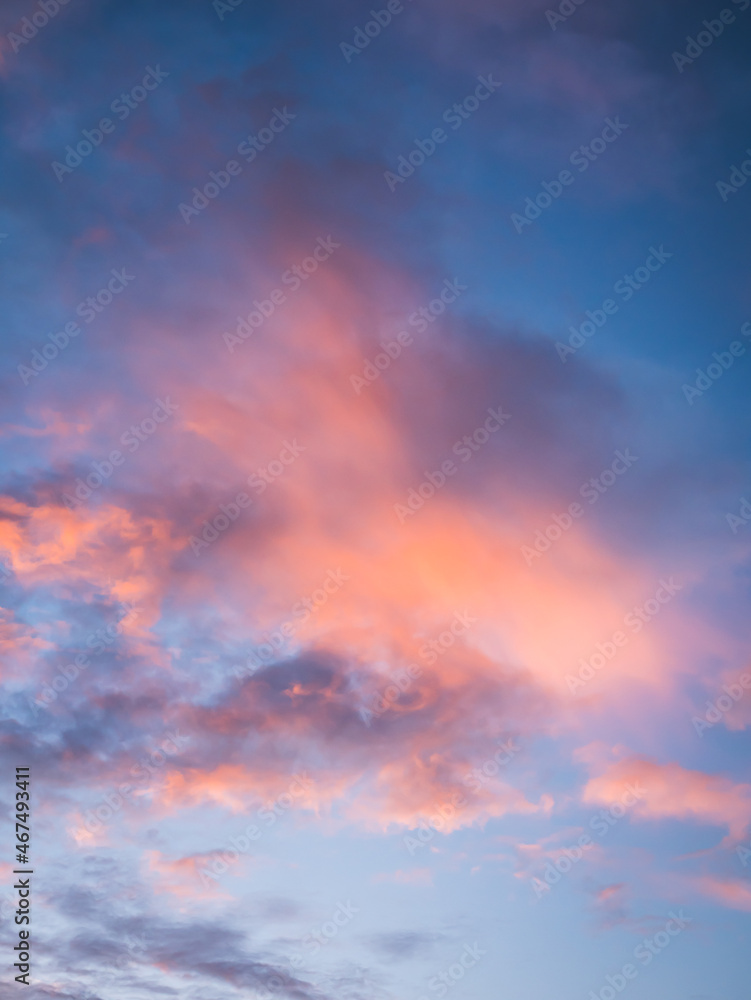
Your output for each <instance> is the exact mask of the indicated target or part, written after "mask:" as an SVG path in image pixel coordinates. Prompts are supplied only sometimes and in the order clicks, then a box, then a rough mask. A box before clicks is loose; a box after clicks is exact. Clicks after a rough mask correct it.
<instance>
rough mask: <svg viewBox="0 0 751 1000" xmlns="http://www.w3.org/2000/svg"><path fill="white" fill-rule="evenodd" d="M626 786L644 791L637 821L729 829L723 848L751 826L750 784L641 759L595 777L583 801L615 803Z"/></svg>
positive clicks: (634, 814)
mask: <svg viewBox="0 0 751 1000" xmlns="http://www.w3.org/2000/svg"><path fill="white" fill-rule="evenodd" d="M627 784H631V785H635V786H639V787H641V788H643V790H644V793H643V795H642V797H641V799H639V800H638V801H637V803H636V804H635V806H634V807H633V808H632V809H631V810H630V814H631V816H632V817H634V818H636V819H645V820H647V819H649V820H660V819H684V820H685V819H688V820H693V821H695V822H699V823H706V824H709V825H712V826H720V827H726V828H727V830H728V836H727V837H726V838H725V839H724V840H723V846H727V845H728V844H730V843H736V842H738V841H740V840H742V839H743V838H744V836H745V833H746V830H747V828H748V826H749V823H751V785H746V784H734V783H733V782H732V781H730V780H729V779H727V778H723V777H721V776H719V775H711V774H704V773H703V772H702V771H689V770H686V769H685V768H683V767H681V766H680V765H679V764H658V763H655V762H653V761H650V760H645V759H643V758H630V759H628V760H623V761H620V762H619V763H616V764H613V765H612V766H610V767H609V768H608V769H607V771H606V772H605V773H604V774H601V775H599V776H598V777H595V778H591V779H590V780H589V781H588V782H587V784H586V786H585V788H584V790H583V792H582V801H584V802H586V803H588V804H591V805H605V804H607V803H610V802H613V801H615V800H616V799H618V798H619V796H620V795H621V794H622V792H623V789H624V787H625V785H627Z"/></svg>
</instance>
